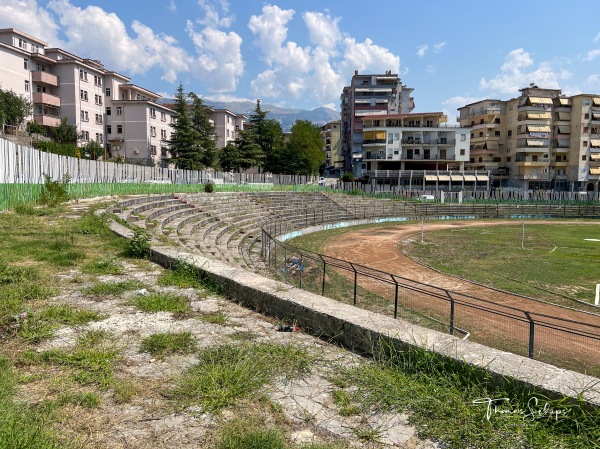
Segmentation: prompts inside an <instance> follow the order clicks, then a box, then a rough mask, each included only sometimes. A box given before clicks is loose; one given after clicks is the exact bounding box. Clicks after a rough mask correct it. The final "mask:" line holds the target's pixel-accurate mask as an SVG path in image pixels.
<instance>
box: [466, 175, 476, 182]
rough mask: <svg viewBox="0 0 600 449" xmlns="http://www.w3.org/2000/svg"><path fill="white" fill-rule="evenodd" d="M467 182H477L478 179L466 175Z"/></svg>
mask: <svg viewBox="0 0 600 449" xmlns="http://www.w3.org/2000/svg"><path fill="white" fill-rule="evenodd" d="M465 181H476V178H475V176H472V175H465Z"/></svg>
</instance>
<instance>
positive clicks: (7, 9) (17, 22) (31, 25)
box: [0, 0, 64, 47]
mask: <svg viewBox="0 0 600 449" xmlns="http://www.w3.org/2000/svg"><path fill="white" fill-rule="evenodd" d="M0 28H16V29H17V30H19V31H22V32H24V33H26V34H29V35H31V36H35V37H37V38H39V39H41V40H43V41H46V42H47V43H48V44H49V46H50V47H63V46H64V43H63V42H62V41H61V40H60V38H59V37H58V31H59V26H58V24H57V23H56V21H55V20H54V19H53V18H52V16H51V15H50V13H49V12H48V11H46V10H45V9H44V8H42V7H41V6H38V4H37V1H36V0H16V1H15V0H0Z"/></svg>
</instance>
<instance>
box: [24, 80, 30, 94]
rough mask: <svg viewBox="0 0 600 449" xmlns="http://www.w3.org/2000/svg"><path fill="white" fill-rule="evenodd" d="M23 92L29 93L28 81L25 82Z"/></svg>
mask: <svg viewBox="0 0 600 449" xmlns="http://www.w3.org/2000/svg"><path fill="white" fill-rule="evenodd" d="M25 92H29V80H25Z"/></svg>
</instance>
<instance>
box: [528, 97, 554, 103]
mask: <svg viewBox="0 0 600 449" xmlns="http://www.w3.org/2000/svg"><path fill="white" fill-rule="evenodd" d="M529 102H530V103H535V104H552V98H542V97H529Z"/></svg>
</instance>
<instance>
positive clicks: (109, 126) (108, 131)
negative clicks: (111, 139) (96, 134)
mask: <svg viewBox="0 0 600 449" xmlns="http://www.w3.org/2000/svg"><path fill="white" fill-rule="evenodd" d="M106 134H112V126H111V125H106Z"/></svg>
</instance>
